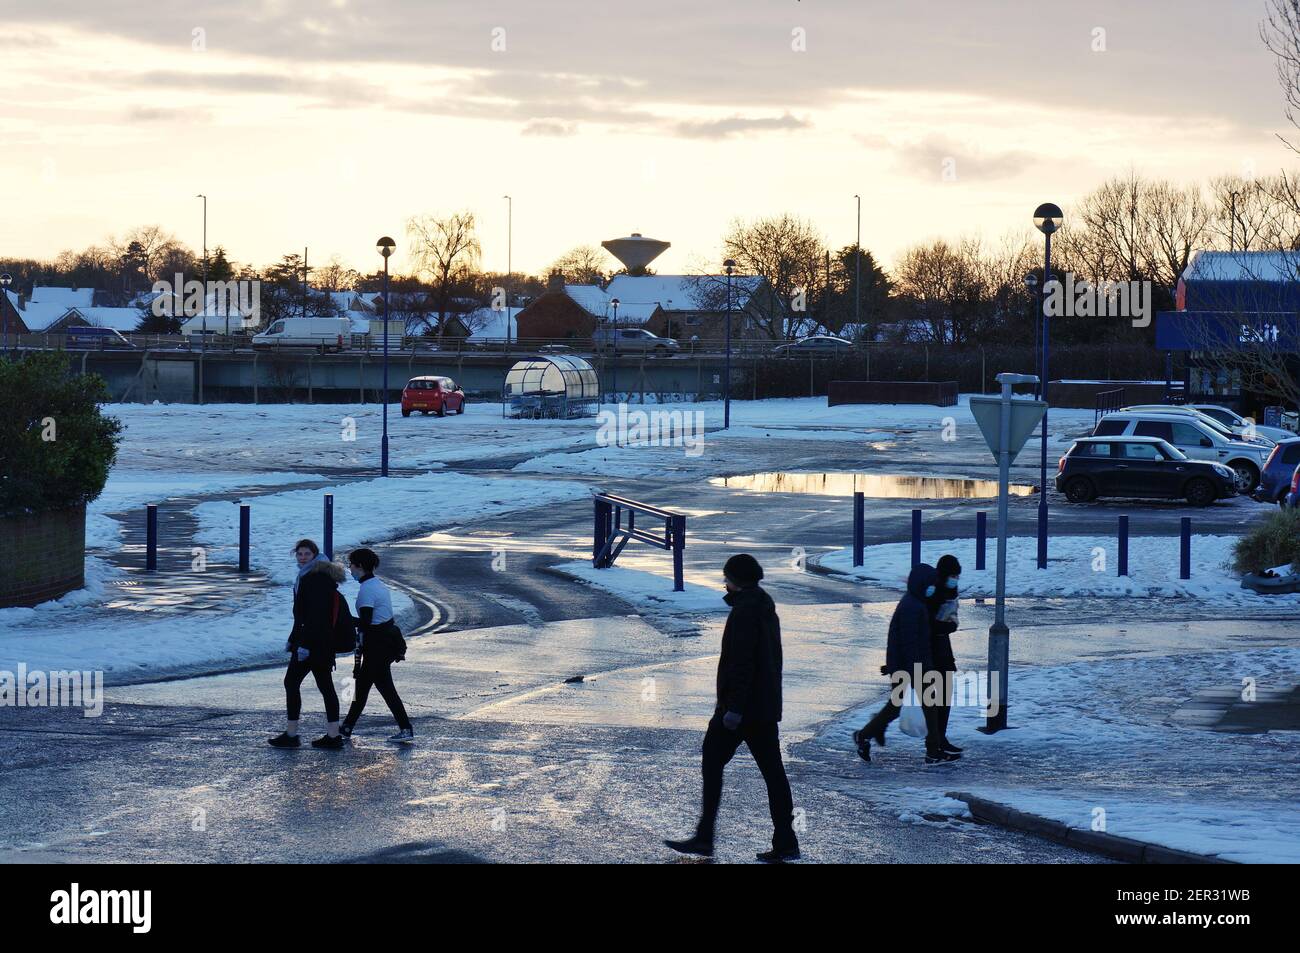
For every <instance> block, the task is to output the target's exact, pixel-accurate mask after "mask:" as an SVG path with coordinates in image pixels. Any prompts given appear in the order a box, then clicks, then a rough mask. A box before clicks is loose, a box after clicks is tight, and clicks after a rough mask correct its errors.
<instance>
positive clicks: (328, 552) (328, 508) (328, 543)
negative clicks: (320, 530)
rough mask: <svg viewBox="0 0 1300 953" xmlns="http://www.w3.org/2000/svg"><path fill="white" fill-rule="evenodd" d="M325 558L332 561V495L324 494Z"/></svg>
mask: <svg viewBox="0 0 1300 953" xmlns="http://www.w3.org/2000/svg"><path fill="white" fill-rule="evenodd" d="M325 558H326V559H329V560H333V559H334V494H333V493H326V494H325Z"/></svg>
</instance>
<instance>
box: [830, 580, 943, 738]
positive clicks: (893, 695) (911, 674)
mask: <svg viewBox="0 0 1300 953" xmlns="http://www.w3.org/2000/svg"><path fill="white" fill-rule="evenodd" d="M938 584H939V573H938V572H937V571H936V570H935V568H934V567H933V566H931V565H929V564H928V563H918V564H917V565H915V566H913V567H912V571H911V572H910V573H909V574H908V576H907V592H906V593H904V595H903V598H901V599H899V600H898V605H897V606H896V607H895V608H894V614H893V615H892V616H891V617H890V619H889V636H888V641H887V642H886V645H885V668H884V671H885V672H886V673H887V674H888V675H889V677H890V679H891V680H892V682H893V690H891V691H890V693H889V698H888V699H886V701H885V705H884V707H883V708H881V709H880V711H878V712H877V713H876V715H875V717H873V718H872V719H871V720H870V721H869V722H867V723H866V724H865V725H863V726H862V727H861V728H859V729H858V730H857V731H855V732H853V742H854V744H856V745H857V748H858V754H859V755H860V756H861V757H862V760H863V761H870V760H871V742H872V741H875V742H876V744H878V745H880V746H882V747H883V746H884V744H885V728H887V727H888V726H889V723H890V722H891V721H893V720H894V719H895V718H897V717H898V716H899V714H901V712H902V706H903V703H904V702H905V701H906V700H907V699H906V696H907V692H906V691H905V690H901V689H900V685H902V680H903V679H906V680H907V684H909V685H911V687H912V688H914V689H915V690H916V695H917V700H918V702H920V703H921V710H922V711H923V712H924V714H925V724H926V736H925V763H926V764H935V763H938V762H942V761H956V760H957V758H958V755H956V754H953V753H949V752H946V751H944V750H943V749H942V747H941V746H940V736H939V730H938V719H937V708H936V706H934V705H927V704H925V703H924V694H925V693H924V682H925V676H926V673H928V672H933V671H934V647H933V642H932V640H931V631H930V609H929V606H928V604H927V600H928V599H931V598H933V597H934V595H935V593H936V592H937V591H938ZM918 676H919V678H920V679H921V682H920V683H918V682H917V678H918ZM902 688H903V689H905V688H906V685H902Z"/></svg>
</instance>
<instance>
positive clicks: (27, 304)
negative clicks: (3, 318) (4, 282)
mask: <svg viewBox="0 0 1300 953" xmlns="http://www.w3.org/2000/svg"><path fill="white" fill-rule="evenodd" d="M5 297H6V298H7V302H6V303H7V304H8V306H9V307H8V308H6V309H5V310H6V313H8V314H10V315H11V317H12V316H16V321H15V329H16V330H17V331H18V333H19V334H22V333H31V334H43V333H45V332H47V331H50V330H51V325H53V324H54V323H55V322H56V321H58V320H59V319H60V318H62V317H63V316H64V315H66V314H67V313H68V312H69V311H70V310H71V309H73V308H91V307H94V304H95V289H94V288H53V287H46V286H41V285H38V286H37V287H35V288H33V289H32V293H31V295H30V296H29V295H23V294H20V293H18V292H15V291H12V290H10V289H5ZM10 309H12V311H10Z"/></svg>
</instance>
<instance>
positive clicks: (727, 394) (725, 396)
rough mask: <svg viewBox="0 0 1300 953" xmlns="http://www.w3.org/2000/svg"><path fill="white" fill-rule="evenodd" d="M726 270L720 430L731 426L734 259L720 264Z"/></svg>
mask: <svg viewBox="0 0 1300 953" xmlns="http://www.w3.org/2000/svg"><path fill="white" fill-rule="evenodd" d="M722 266H723V267H724V268H726V269H727V357H726V364H725V366H724V370H723V375H722V429H723V430H726V429H727V428H728V427H730V426H731V273H732V272H733V271H735V270H736V261H735V259H734V258H728V259H727V260H726V261H724V262H723V263H722Z"/></svg>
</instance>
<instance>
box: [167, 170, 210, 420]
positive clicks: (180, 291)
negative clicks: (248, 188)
mask: <svg viewBox="0 0 1300 953" xmlns="http://www.w3.org/2000/svg"><path fill="white" fill-rule="evenodd" d="M194 197H195V198H196V199H203V297H202V303H201V304H200V306H199V307H200V308H202V310H201V311H200V312H199V314H200V315H201V317H200V318H199V405H200V406H202V404H203V358H204V357H206V356H207V352H208V197H207V196H206V195H203V194H202V193H200V194H198V195H196V196H194ZM175 293H176V294H177V295H184V294H185V289H184V288H177V289H176V292H175ZM172 300H173V302H174V301H175V298H173V299H172ZM182 300H184V299H183V298H182ZM184 313H185V309H184V308H182V309H181V314H182V315H183V314H184Z"/></svg>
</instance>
